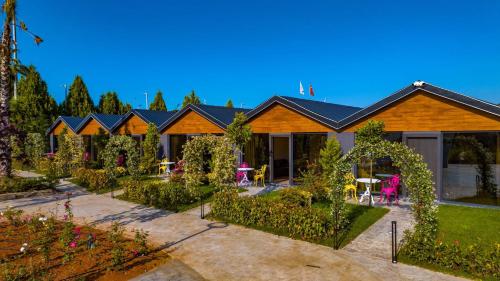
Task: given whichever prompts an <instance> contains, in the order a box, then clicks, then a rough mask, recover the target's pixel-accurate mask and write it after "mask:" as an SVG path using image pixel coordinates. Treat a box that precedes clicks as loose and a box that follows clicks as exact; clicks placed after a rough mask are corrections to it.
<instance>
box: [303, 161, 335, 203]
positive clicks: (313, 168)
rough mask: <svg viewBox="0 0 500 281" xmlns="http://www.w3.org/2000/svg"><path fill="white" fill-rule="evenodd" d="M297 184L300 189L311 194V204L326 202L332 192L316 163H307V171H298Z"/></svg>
mask: <svg viewBox="0 0 500 281" xmlns="http://www.w3.org/2000/svg"><path fill="white" fill-rule="evenodd" d="M298 182H299V183H300V186H301V188H302V189H304V190H306V191H308V192H309V193H311V194H312V201H313V202H324V201H327V200H328V199H329V195H330V193H331V192H332V190H331V188H329V187H328V185H327V182H326V180H325V177H323V176H322V174H321V173H320V171H319V166H318V165H317V164H316V163H308V165H307V169H306V170H304V171H302V170H301V171H300V177H299V179H298Z"/></svg>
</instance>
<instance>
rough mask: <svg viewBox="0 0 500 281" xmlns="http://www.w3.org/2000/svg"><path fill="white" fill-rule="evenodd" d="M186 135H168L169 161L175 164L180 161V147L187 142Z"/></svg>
mask: <svg viewBox="0 0 500 281" xmlns="http://www.w3.org/2000/svg"><path fill="white" fill-rule="evenodd" d="M187 140H188V138H187V136H186V135H170V144H169V149H170V155H169V159H170V161H173V162H177V161H179V160H182V156H183V155H182V146H183V145H184V144H185V143H186V142H187Z"/></svg>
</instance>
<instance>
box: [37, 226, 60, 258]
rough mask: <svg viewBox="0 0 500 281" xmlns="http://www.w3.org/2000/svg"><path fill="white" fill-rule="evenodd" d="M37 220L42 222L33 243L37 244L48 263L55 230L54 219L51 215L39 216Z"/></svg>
mask: <svg viewBox="0 0 500 281" xmlns="http://www.w3.org/2000/svg"><path fill="white" fill-rule="evenodd" d="M39 221H41V222H42V229H41V231H40V232H39V234H38V238H37V240H36V241H35V245H36V246H38V250H39V251H40V252H41V253H42V256H43V259H44V261H45V262H46V263H48V262H49V260H50V252H51V249H52V243H53V242H54V236H55V232H56V221H55V219H54V218H53V217H51V218H47V217H40V218H39Z"/></svg>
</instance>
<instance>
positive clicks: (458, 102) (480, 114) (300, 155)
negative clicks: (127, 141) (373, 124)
mask: <svg viewBox="0 0 500 281" xmlns="http://www.w3.org/2000/svg"><path fill="white" fill-rule="evenodd" d="M237 112H243V113H245V114H246V115H247V117H248V124H249V125H250V127H251V129H252V132H253V135H252V139H251V141H250V142H249V143H248V144H247V145H246V146H245V148H244V151H243V161H245V162H247V163H249V165H250V166H251V167H254V168H260V167H261V166H262V165H264V164H267V165H268V166H269V172H268V175H267V180H268V181H269V182H279V181H284V180H285V181H289V182H293V179H294V178H297V177H298V176H299V173H300V170H301V169H304V168H306V166H307V165H308V163H310V162H314V161H316V160H317V159H318V157H319V152H320V150H321V148H323V147H324V145H325V142H326V140H327V138H328V137H336V138H337V139H338V140H339V142H340V143H341V145H342V149H343V151H344V152H346V151H348V150H349V149H350V148H352V147H353V146H354V140H355V138H356V135H355V132H356V130H357V129H359V128H360V127H362V126H363V125H364V124H365V123H366V122H367V121H368V120H370V119H374V120H380V121H384V123H385V129H386V131H387V134H386V136H385V137H386V138H387V139H389V140H391V141H397V142H403V143H405V144H407V145H408V146H410V147H412V148H413V149H414V150H415V151H417V152H418V153H420V154H422V155H423V157H424V159H425V161H426V162H427V164H428V167H429V169H430V170H431V171H432V172H433V180H434V182H435V187H436V193H437V196H438V198H440V199H445V200H453V199H458V198H463V197H474V196H477V195H478V194H479V193H480V190H479V186H478V185H479V180H478V179H479V176H480V175H479V174H480V171H478V167H479V165H478V164H479V162H480V161H482V160H483V159H481V157H478V156H477V155H474V153H475V152H474V151H476V149H475V148H474V147H469V146H470V145H469V144H464V142H463V141H457V140H459V139H460V140H461V139H464V138H466V139H475V140H477V142H474V143H476V144H477V143H480V144H481V145H482V146H483V147H484V148H486V150H487V151H489V152H490V153H491V155H492V156H493V157H492V158H493V159H492V161H490V162H491V163H488V165H489V166H488V167H489V168H490V169H491V172H492V173H493V176H492V177H493V178H492V180H493V181H494V183H495V184H498V183H499V182H500V107H499V106H498V105H495V104H493V103H489V102H486V101H482V100H479V99H475V98H472V97H469V96H465V95H462V94H459V93H456V92H453V91H450V90H446V89H443V88H439V87H436V86H433V85H431V84H428V83H424V82H421V81H417V82H415V83H412V84H410V85H408V86H407V87H405V88H403V89H401V90H399V91H397V92H395V93H393V94H391V95H389V96H388V97H386V98H384V99H382V100H380V101H378V102H376V103H374V104H372V105H370V106H368V107H365V108H359V107H354V106H346V105H339V104H333V103H328V102H321V101H315V100H308V99H302V98H296V97H287V96H273V97H271V98H269V99H268V100H266V101H264V102H263V103H261V104H260V105H258V106H257V107H255V108H253V109H243V108H227V107H222V106H212V105H193V104H191V105H188V106H187V107H185V108H183V109H182V110H179V111H167V112H165V111H151V110H140V109H134V110H131V111H130V112H128V113H127V114H125V115H106V114H95V113H92V114H89V115H88V116H87V117H85V118H77V117H69V116H60V117H59V118H58V119H57V120H56V121H55V122H54V123H53V125H52V126H51V127H50V128H49V129H48V131H47V134H48V135H49V138H50V147H51V150H52V151H53V152H54V151H56V150H57V138H56V136H57V135H58V134H60V133H61V131H62V130H63V128H67V130H68V131H69V132H70V133H72V134H78V135H82V136H83V138H84V141H85V144H86V149H87V151H88V152H90V153H91V155H92V157H93V158H94V159H95V157H96V155H97V153H98V152H97V151H96V148H95V145H93V139H94V138H95V136H96V135H98V134H107V135H114V134H122V135H129V136H131V137H132V138H134V139H136V140H137V141H138V143H140V142H141V141H142V140H143V138H144V136H145V134H146V130H147V126H148V124H149V123H154V124H156V126H157V127H158V129H159V132H160V134H161V149H160V150H161V154H162V157H168V158H169V159H171V160H173V161H176V160H179V159H182V145H183V144H185V143H186V142H187V141H188V139H189V138H190V137H193V136H197V135H202V134H215V135H219V134H223V133H224V131H225V130H226V127H227V126H228V125H229V124H230V123H231V122H232V120H233V118H234V115H235V114H236V113H237ZM471 143H473V142H471ZM356 170H357V171H356V173H357V174H358V176H363V175H366V170H367V167H366V165H365V163H361V164H360V165H358V167H357V169H356ZM396 170H397V169H396V168H395V167H393V166H392V163H391V160H390V159H379V160H378V161H377V163H376V165H375V167H374V173H395V172H397V171H396Z"/></svg>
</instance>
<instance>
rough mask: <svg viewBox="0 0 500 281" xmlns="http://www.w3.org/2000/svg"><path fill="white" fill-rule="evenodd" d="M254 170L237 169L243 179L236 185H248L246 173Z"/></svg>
mask: <svg viewBox="0 0 500 281" xmlns="http://www.w3.org/2000/svg"><path fill="white" fill-rule="evenodd" d="M253 170H254V168H238V172H243V178H242V179H241V181H240V182H239V183H238V185H239V186H243V185H249V184H250V181H249V180H248V171H253Z"/></svg>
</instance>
